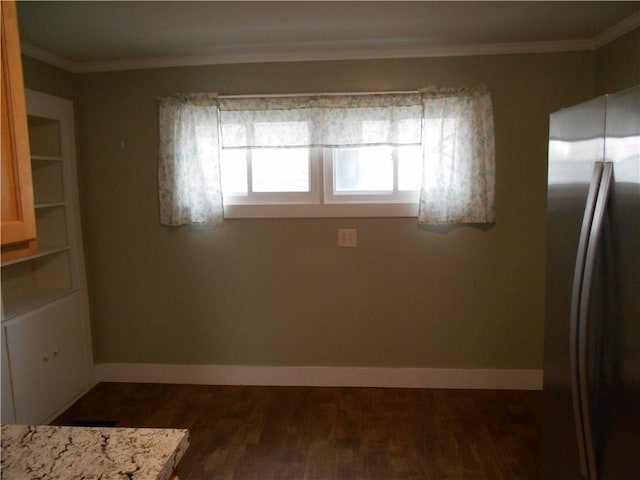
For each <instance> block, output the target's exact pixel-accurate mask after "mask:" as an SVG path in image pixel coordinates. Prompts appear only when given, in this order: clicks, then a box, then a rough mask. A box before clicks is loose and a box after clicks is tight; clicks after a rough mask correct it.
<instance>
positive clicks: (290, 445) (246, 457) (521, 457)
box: [53, 383, 542, 480]
mask: <svg viewBox="0 0 640 480" xmlns="http://www.w3.org/2000/svg"><path fill="white" fill-rule="evenodd" d="M541 402H542V393H541V392H535V391H504V390H502V391H498V390H496V391H482V390H435V389H434V390H427V389H381V388H324V387H323V388H320V387H317V388H314V387H244V386H207V385H161V384H125V383H101V384H98V385H97V386H96V387H95V388H93V389H92V390H91V391H90V392H88V393H87V394H86V395H85V396H84V397H83V398H81V399H80V400H79V401H78V402H76V404H74V405H73V406H72V407H71V408H69V409H68V410H67V411H66V412H64V413H63V414H62V415H61V416H60V417H58V418H57V419H56V420H55V421H54V422H53V424H55V425H65V424H70V423H72V422H74V421H78V420H91V421H115V422H116V426H121V427H161V428H188V429H189V432H190V442H191V445H190V447H189V449H188V450H187V453H186V454H185V456H184V458H183V459H182V462H181V464H180V466H179V474H180V478H181V479H182V480H201V479H202V480H240V479H242V480H268V479H274V480H284V479H295V480H311V479H313V480H340V479H345V480H351V479H367V480H501V479H504V480H534V479H537V478H538V473H539V455H540V445H539V441H540V440H539V436H540V432H539V425H540V421H541V412H542V410H541Z"/></svg>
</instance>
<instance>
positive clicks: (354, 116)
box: [220, 94, 422, 148]
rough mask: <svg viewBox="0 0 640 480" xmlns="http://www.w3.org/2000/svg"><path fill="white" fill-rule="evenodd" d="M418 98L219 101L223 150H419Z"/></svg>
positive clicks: (419, 102)
mask: <svg viewBox="0 0 640 480" xmlns="http://www.w3.org/2000/svg"><path fill="white" fill-rule="evenodd" d="M421 119H422V98H421V95H419V94H379V95H320V96H295V97H266V98H228V99H220V120H221V126H222V146H223V148H260V147H271V148H273V147H279V148H286V147H345V146H351V147H353V146H372V145H419V144H420V141H421V138H422V131H421Z"/></svg>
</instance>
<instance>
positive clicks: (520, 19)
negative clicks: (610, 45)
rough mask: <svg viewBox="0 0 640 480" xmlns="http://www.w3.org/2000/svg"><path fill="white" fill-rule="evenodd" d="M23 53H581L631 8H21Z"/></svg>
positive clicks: (135, 61) (65, 60)
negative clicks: (573, 51)
mask: <svg viewBox="0 0 640 480" xmlns="http://www.w3.org/2000/svg"><path fill="white" fill-rule="evenodd" d="M18 13H19V22H20V30H21V36H22V41H23V52H24V53H25V54H27V55H30V56H33V57H35V58H39V59H41V60H45V61H48V62H49V63H52V64H54V65H57V66H60V67H62V68H66V69H67V70H70V71H75V72H85V71H101V70H117V69H126V68H144V67H155V66H171V65H191V64H206V63H211V64H212V63H237V62H263V61H282V60H289V61H293V60H307V59H308V60H318V59H352V58H386V57H412V56H433V55H468V54H482V53H510V52H513V53H519V52H527V51H562V50H580V49H582V50H588V49H593V48H596V47H598V46H601V45H602V44H604V43H606V42H608V41H610V40H612V39H614V38H616V37H617V36H619V35H620V34H623V33H626V32H627V31H629V30H631V29H633V28H636V27H638V26H640V2H638V1H622V2H607V1H590V2H583V1H569V2H542V1H518V2H492V1H482V2H456V1H448V2H435V1H412V2H404V1H391V2H368V1H356V2H346V1H315V2H314V1H302V2H293V1H289V2H273V1H259V2H243V1H222V2H219V1H196V2H192V1H160V2H156V1H142V2H137V1H117V2H114V1H89V2H86V1H19V2H18Z"/></svg>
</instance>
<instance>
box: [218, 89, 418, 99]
mask: <svg viewBox="0 0 640 480" xmlns="http://www.w3.org/2000/svg"><path fill="white" fill-rule="evenodd" d="M419 93H420V92H419V91H417V90H401V91H391V92H330V93H326V92H325V93H268V94H264V95H256V94H251V95H219V96H218V98H278V97H322V96H325V97H339V96H344V95H356V96H358V95H417V94H419Z"/></svg>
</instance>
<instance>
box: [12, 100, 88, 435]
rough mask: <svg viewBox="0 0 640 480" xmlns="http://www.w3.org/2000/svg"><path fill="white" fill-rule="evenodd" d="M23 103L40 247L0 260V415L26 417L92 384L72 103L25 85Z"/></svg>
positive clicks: (55, 407)
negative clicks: (2, 371)
mask: <svg viewBox="0 0 640 480" xmlns="http://www.w3.org/2000/svg"><path fill="white" fill-rule="evenodd" d="M26 106H27V114H28V129H29V141H30V151H31V165H32V173H33V193H34V199H35V203H34V208H35V221H36V226H37V230H38V244H39V250H38V252H37V253H35V254H32V255H29V256H26V257H22V258H17V259H12V260H8V261H3V262H2V330H3V331H2V333H3V337H4V338H3V348H4V349H5V351H4V352H3V356H6V358H7V362H6V363H8V365H9V372H8V376H9V377H10V379H11V382H10V384H6V383H5V381H4V378H3V386H2V404H3V421H10V420H11V419H12V418H13V419H14V421H16V422H18V423H29V424H31V423H43V422H46V421H48V420H50V419H51V418H52V417H53V416H55V415H56V414H57V413H60V412H61V410H62V409H63V408H65V407H66V406H67V405H68V404H69V403H70V402H71V401H73V400H75V399H76V398H77V397H78V396H79V395H81V394H82V393H84V392H85V391H86V390H87V389H88V388H90V387H91V386H92V384H93V383H92V376H91V373H92V369H93V359H92V353H91V334H90V326H89V304H88V299H87V287H86V277H85V268H84V255H83V248H82V233H81V228H80V211H79V203H78V186H77V185H78V182H77V174H76V159H75V138H74V121H73V104H72V102H71V101H70V100H67V99H63V98H58V97H54V96H51V95H46V94H43V93H40V92H35V91H32V90H26ZM3 363H5V362H3ZM3 369H4V365H3ZM3 377H4V375H3ZM5 402H9V404H10V405H11V406H12V407H13V408H12V409H6V410H5Z"/></svg>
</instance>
